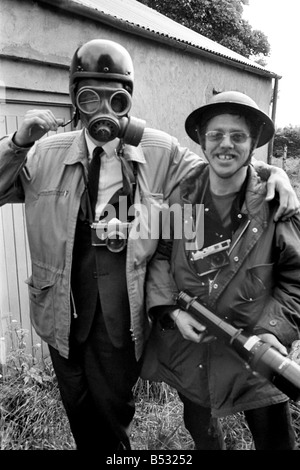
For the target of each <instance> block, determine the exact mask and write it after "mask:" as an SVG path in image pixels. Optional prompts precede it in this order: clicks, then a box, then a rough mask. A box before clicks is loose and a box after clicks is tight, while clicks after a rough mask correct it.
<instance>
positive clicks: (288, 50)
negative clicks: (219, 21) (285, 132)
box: [243, 0, 300, 127]
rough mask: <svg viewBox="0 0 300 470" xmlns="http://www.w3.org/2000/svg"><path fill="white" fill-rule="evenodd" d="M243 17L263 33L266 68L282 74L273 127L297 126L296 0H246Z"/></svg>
mask: <svg viewBox="0 0 300 470" xmlns="http://www.w3.org/2000/svg"><path fill="white" fill-rule="evenodd" d="M243 17H244V19H246V20H248V22H249V23H250V25H251V26H252V28H253V29H259V30H261V31H262V32H263V33H265V35H266V36H267V38H268V41H269V43H270V46H271V54H270V56H269V57H267V58H266V60H267V65H266V68H267V69H268V70H270V71H272V72H275V73H276V74H278V75H280V76H282V78H281V79H280V80H279V83H278V85H279V93H278V101H277V110H276V126H277V127H283V126H288V125H290V124H291V125H292V126H300V54H299V51H300V0H249V5H248V6H247V5H244V14H243Z"/></svg>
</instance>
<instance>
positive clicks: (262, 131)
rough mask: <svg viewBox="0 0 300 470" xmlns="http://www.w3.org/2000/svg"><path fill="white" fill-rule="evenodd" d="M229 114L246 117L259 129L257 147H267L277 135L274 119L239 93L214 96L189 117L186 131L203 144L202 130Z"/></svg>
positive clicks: (194, 139) (222, 93)
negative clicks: (220, 116)
mask: <svg viewBox="0 0 300 470" xmlns="http://www.w3.org/2000/svg"><path fill="white" fill-rule="evenodd" d="M227 113H229V114H238V115H241V116H244V117H245V118H246V119H247V120H248V121H249V122H250V123H251V125H252V126H253V127H255V128H256V129H257V132H258V141H257V143H256V147H262V146H263V145H265V144H266V143H267V142H269V141H270V140H271V139H272V137H273V135H274V133H275V126H274V123H273V121H272V119H270V118H269V116H268V115H267V114H266V113H264V112H263V111H261V110H260V109H259V107H258V105H257V104H256V102H255V101H254V100H253V99H252V98H250V97H249V96H248V95H245V94H244V93H241V92H238V91H224V92H221V93H218V94H217V95H214V96H213V97H212V98H211V99H210V101H209V102H208V103H207V104H206V105H204V106H201V107H200V108H198V109H195V110H194V111H193V112H192V113H191V114H190V115H189V116H188V117H187V119H186V121H185V130H186V132H187V134H188V136H189V137H190V138H191V139H192V140H193V141H194V142H196V143H197V144H201V142H200V140H199V136H200V133H201V132H200V130H201V129H203V127H204V126H205V125H206V124H207V123H208V121H209V120H210V119H211V118H213V117H215V116H217V115H220V114H227Z"/></svg>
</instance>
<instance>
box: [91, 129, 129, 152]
mask: <svg viewBox="0 0 300 470" xmlns="http://www.w3.org/2000/svg"><path fill="white" fill-rule="evenodd" d="M84 135H85V140H86V145H87V149H88V156H89V159H90V158H92V155H93V151H94V149H95V148H96V147H99V146H101V147H102V148H103V150H104V152H105V154H106V156H107V158H112V157H114V156H115V155H116V150H117V148H118V145H119V142H120V139H118V138H116V139H114V140H111V141H110V142H105V143H104V144H102V145H96V144H95V143H94V142H93V141H92V139H91V138H90V136H89V134H88V133H87V131H86V129H85V132H84Z"/></svg>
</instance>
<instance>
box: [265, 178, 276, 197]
mask: <svg viewBox="0 0 300 470" xmlns="http://www.w3.org/2000/svg"><path fill="white" fill-rule="evenodd" d="M274 197H275V183H273V182H272V181H268V182H267V195H266V201H271V200H272V199H274Z"/></svg>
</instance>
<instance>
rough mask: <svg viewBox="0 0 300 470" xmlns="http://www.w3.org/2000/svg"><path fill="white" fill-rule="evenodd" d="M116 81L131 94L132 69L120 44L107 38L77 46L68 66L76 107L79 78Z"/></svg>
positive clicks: (71, 90)
mask: <svg viewBox="0 0 300 470" xmlns="http://www.w3.org/2000/svg"><path fill="white" fill-rule="evenodd" d="M89 78H93V79H96V80H97V79H98V80H106V81H110V80H112V81H116V82H120V83H122V84H123V86H124V88H125V89H126V90H127V91H128V92H129V93H130V94H131V95H132V92H133V80H134V69H133V63H132V60H131V57H130V54H129V52H128V51H127V50H126V49H125V48H124V47H123V46H121V45H120V44H118V43H116V42H114V41H110V40H107V39H93V40H91V41H89V42H87V43H86V44H84V45H83V46H81V47H79V48H78V49H77V50H76V52H75V54H74V56H73V59H72V62H71V66H70V78H69V90H70V97H71V101H72V104H73V106H75V107H76V91H77V84H78V81H79V80H84V79H89Z"/></svg>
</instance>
